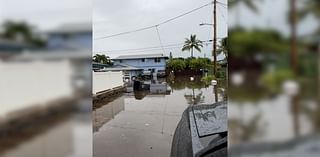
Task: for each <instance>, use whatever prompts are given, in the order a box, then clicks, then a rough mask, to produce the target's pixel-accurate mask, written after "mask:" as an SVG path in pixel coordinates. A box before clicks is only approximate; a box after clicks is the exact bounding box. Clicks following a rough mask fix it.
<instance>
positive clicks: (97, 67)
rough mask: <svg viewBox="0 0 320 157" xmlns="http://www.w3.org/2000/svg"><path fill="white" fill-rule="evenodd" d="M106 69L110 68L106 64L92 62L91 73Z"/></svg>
mask: <svg viewBox="0 0 320 157" xmlns="http://www.w3.org/2000/svg"><path fill="white" fill-rule="evenodd" d="M107 67H110V66H109V65H107V64H103V63H98V62H92V70H93V71H98V70H101V69H103V68H107Z"/></svg>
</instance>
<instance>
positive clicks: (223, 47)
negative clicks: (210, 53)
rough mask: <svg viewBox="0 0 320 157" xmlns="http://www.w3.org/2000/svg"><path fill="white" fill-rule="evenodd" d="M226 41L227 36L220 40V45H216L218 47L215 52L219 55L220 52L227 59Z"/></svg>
mask: <svg viewBox="0 0 320 157" xmlns="http://www.w3.org/2000/svg"><path fill="white" fill-rule="evenodd" d="M227 41H228V38H223V39H222V40H221V41H220V45H219V46H218V49H217V54H218V55H220V54H223V55H224V56H225V58H226V60H228V46H227Z"/></svg>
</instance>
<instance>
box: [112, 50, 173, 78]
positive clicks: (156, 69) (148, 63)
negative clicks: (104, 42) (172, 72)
mask: <svg viewBox="0 0 320 157" xmlns="http://www.w3.org/2000/svg"><path fill="white" fill-rule="evenodd" d="M167 59H169V57H167V56H164V55H163V54H142V55H124V56H119V57H117V58H114V59H112V60H113V62H114V64H126V65H129V66H132V67H136V68H139V69H143V70H144V71H150V72H151V73H155V74H157V73H160V72H164V71H165V70H166V60H167Z"/></svg>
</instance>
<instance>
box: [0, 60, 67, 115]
mask: <svg viewBox="0 0 320 157" xmlns="http://www.w3.org/2000/svg"><path fill="white" fill-rule="evenodd" d="M71 69H72V68H71V65H70V63H69V62H68V61H51V62H44V61H31V62H9V63H8V62H0V97H1V98H0V108H1V109H0V119H1V118H3V117H5V116H6V115H7V114H8V113H10V112H14V111H16V110H21V109H25V108H29V107H34V106H44V105H47V104H46V103H47V102H49V101H53V100H57V99H62V98H67V97H72V94H73V88H72V85H71V82H72V81H71V76H72V70H71Z"/></svg>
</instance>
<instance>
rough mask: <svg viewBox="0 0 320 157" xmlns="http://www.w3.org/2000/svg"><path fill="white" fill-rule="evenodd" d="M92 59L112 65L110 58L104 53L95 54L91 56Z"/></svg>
mask: <svg viewBox="0 0 320 157" xmlns="http://www.w3.org/2000/svg"><path fill="white" fill-rule="evenodd" d="M92 61H94V62H97V63H101V64H107V65H112V62H111V60H110V57H109V56H106V55H104V54H96V55H94V56H93V57H92Z"/></svg>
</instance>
